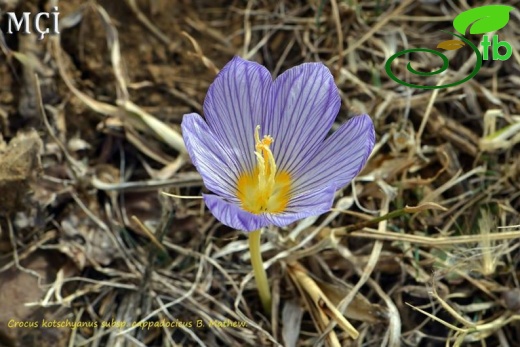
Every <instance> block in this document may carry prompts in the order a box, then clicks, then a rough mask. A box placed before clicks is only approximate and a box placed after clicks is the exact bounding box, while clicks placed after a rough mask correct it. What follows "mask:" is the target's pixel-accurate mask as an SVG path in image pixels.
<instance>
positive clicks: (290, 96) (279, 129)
mask: <svg viewBox="0 0 520 347" xmlns="http://www.w3.org/2000/svg"><path fill="white" fill-rule="evenodd" d="M340 104H341V100H340V97H339V93H338V88H337V87H336V85H335V83H334V78H333V77H332V75H331V73H330V71H329V69H328V68H327V67H326V66H325V65H323V64H321V63H306V64H302V65H299V66H296V67H294V68H291V69H289V70H287V71H286V72H284V73H283V74H281V75H280V76H279V77H278V78H277V79H276V80H275V81H274V84H273V87H272V90H271V100H270V105H271V107H272V111H271V112H270V113H268V114H266V118H265V119H264V122H263V123H262V124H263V125H264V126H265V127H266V129H262V131H263V133H264V134H269V135H271V136H272V137H273V138H274V142H273V145H272V151H273V154H274V157H275V160H276V164H277V166H278V168H279V169H281V170H284V171H287V172H290V173H291V174H298V172H299V170H300V169H301V168H302V167H303V166H305V164H306V163H308V162H309V161H310V160H311V159H312V157H313V154H314V153H315V152H316V150H318V149H319V147H320V145H321V143H322V141H323V140H324V139H325V137H326V136H327V133H328V131H329V130H330V127H331V126H332V123H333V122H334V119H335V118H336V116H337V114H338V111H339V108H340Z"/></svg>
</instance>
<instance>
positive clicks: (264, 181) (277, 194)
mask: <svg viewBox="0 0 520 347" xmlns="http://www.w3.org/2000/svg"><path fill="white" fill-rule="evenodd" d="M273 141H274V139H273V138H272V137H271V136H269V135H265V136H264V137H263V138H262V139H260V126H259V125H258V126H257V127H256V129H255V156H256V162H257V165H256V167H255V168H254V169H253V172H245V173H242V174H241V175H240V177H239V179H238V182H237V197H238V198H239V200H240V202H241V203H242V208H243V209H244V210H246V211H249V212H251V213H255V214H259V213H265V212H269V213H279V212H283V211H284V210H285V207H286V206H287V203H288V202H289V197H290V190H291V176H290V175H289V173H287V172H285V171H279V170H277V168H276V162H275V160H274V156H273V152H271V149H270V148H269V146H270V145H271V144H272V143H273Z"/></svg>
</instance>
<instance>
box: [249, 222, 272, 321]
mask: <svg viewBox="0 0 520 347" xmlns="http://www.w3.org/2000/svg"><path fill="white" fill-rule="evenodd" d="M261 235H262V229H259V230H255V231H252V232H250V233H249V253H250V254H251V265H252V266H253V272H254V274H255V280H256V286H257V287H258V294H259V295H260V301H262V306H263V307H264V311H265V312H266V313H267V314H270V313H271V290H270V288H269V282H268V281H267V274H266V272H265V269H264V262H263V260H262V253H260V236H261Z"/></svg>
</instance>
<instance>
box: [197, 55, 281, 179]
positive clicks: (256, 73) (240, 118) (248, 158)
mask: <svg viewBox="0 0 520 347" xmlns="http://www.w3.org/2000/svg"><path fill="white" fill-rule="evenodd" d="M271 84H272V77H271V74H270V73H269V71H268V70H267V69H266V68H265V67H263V66H262V65H260V64H258V63H254V62H250V61H247V60H243V59H242V58H240V57H235V58H233V59H232V60H231V62H229V63H228V64H226V66H224V68H223V69H222V71H220V73H219V74H218V76H217V77H216V79H215V81H214V82H213V83H212V84H211V86H210V87H209V89H208V93H207V95H206V99H205V100H204V115H205V117H206V120H207V122H208V125H209V127H210V129H211V130H212V131H213V133H214V134H215V135H216V136H217V137H218V141H219V142H220V143H222V145H223V146H225V147H227V148H228V149H229V150H231V151H233V152H235V153H236V154H237V155H238V156H239V157H238V159H239V163H240V165H241V170H240V171H241V172H245V171H247V172H251V171H252V170H253V168H254V166H255V164H256V158H255V155H254V150H255V139H254V133H255V127H256V126H257V125H260V124H261V119H262V118H264V117H265V116H266V115H267V113H268V110H267V109H268V107H267V106H268V103H267V102H266V100H267V98H268V94H269V90H270V88H271Z"/></svg>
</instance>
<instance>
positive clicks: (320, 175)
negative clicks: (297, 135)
mask: <svg viewBox="0 0 520 347" xmlns="http://www.w3.org/2000/svg"><path fill="white" fill-rule="evenodd" d="M374 143H375V132H374V125H373V123H372V120H371V119H370V117H369V116H368V115H362V116H357V117H354V118H352V119H350V120H349V121H348V122H347V123H345V124H343V125H342V126H341V127H340V128H339V129H338V130H336V132H334V134H332V135H331V136H330V137H329V138H327V139H326V140H325V142H324V143H323V145H322V146H321V148H320V150H319V152H318V153H317V154H316V155H315V156H314V157H313V158H312V160H311V161H310V162H309V163H308V164H307V166H306V167H305V168H303V169H302V171H303V172H304V174H303V175H301V176H299V177H298V178H296V180H295V182H294V186H295V190H294V193H295V194H302V193H304V192H308V191H314V190H320V189H323V188H324V187H327V186H332V187H334V189H339V188H341V187H343V186H345V185H347V184H348V183H349V182H350V181H352V179H353V178H354V177H355V176H356V175H357V174H358V173H359V171H361V169H362V168H363V166H364V165H365V163H366V161H367V159H368V156H369V155H370V153H371V152H372V149H373V148H374Z"/></svg>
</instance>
